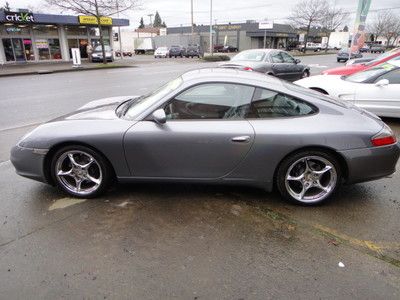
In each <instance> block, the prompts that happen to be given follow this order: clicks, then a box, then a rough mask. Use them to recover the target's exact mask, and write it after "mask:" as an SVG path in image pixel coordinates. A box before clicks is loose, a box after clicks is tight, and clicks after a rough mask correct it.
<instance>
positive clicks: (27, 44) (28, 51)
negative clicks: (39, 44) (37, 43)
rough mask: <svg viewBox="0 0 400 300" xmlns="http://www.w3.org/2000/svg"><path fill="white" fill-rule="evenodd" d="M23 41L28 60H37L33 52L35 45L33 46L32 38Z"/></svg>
mask: <svg viewBox="0 0 400 300" xmlns="http://www.w3.org/2000/svg"><path fill="white" fill-rule="evenodd" d="M22 43H23V44H24V49H25V58H26V60H35V55H34V53H33V47H32V40H31V39H22Z"/></svg>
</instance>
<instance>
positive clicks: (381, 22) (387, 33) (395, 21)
mask: <svg viewBox="0 0 400 300" xmlns="http://www.w3.org/2000/svg"><path fill="white" fill-rule="evenodd" d="M368 30H369V32H370V33H372V34H373V35H374V40H375V41H376V39H377V38H378V37H380V36H381V37H384V38H385V39H386V40H387V46H394V43H395V41H396V40H397V38H398V37H399V36H400V16H399V15H396V14H394V13H393V12H392V11H390V10H383V11H380V12H379V13H378V14H377V15H376V18H375V20H374V21H373V22H371V23H370V24H369V25H368Z"/></svg>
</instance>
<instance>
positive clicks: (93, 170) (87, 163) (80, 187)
mask: <svg viewBox="0 0 400 300" xmlns="http://www.w3.org/2000/svg"><path fill="white" fill-rule="evenodd" d="M55 175H56V178H57V180H58V181H59V183H60V184H61V185H62V186H63V187H64V188H65V189H67V190H68V191H69V192H72V193H75V194H78V195H81V196H84V195H88V194H91V193H93V192H95V191H96V190H97V189H98V188H99V187H100V185H101V184H102V181H103V172H102V169H101V167H100V164H99V163H98V162H97V160H96V159H95V158H94V157H93V156H92V155H90V154H89V153H86V152H84V151H79V150H70V151H66V152H64V153H62V154H61V155H60V157H59V158H58V159H57V161H56V164H55Z"/></svg>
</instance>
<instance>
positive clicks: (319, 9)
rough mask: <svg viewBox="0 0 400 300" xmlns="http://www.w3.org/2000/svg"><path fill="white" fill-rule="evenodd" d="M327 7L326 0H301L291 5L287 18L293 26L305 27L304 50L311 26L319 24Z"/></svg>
mask: <svg viewBox="0 0 400 300" xmlns="http://www.w3.org/2000/svg"><path fill="white" fill-rule="evenodd" d="M328 8H329V3H328V1H327V0H301V1H300V2H298V3H297V4H296V5H295V6H294V7H293V9H292V13H291V15H290V17H289V20H290V21H291V23H292V25H293V26H294V27H297V28H305V29H306V35H305V37H304V51H306V50H307V39H308V37H309V35H310V29H311V27H312V26H315V25H321V22H322V21H323V19H324V16H325V14H326V12H327V11H328Z"/></svg>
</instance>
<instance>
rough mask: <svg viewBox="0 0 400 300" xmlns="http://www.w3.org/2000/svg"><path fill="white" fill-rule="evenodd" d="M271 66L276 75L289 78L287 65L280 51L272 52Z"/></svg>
mask: <svg viewBox="0 0 400 300" xmlns="http://www.w3.org/2000/svg"><path fill="white" fill-rule="evenodd" d="M270 59H271V63H272V65H271V68H272V71H273V72H274V75H275V76H276V77H279V78H282V79H288V74H287V73H288V72H287V65H286V64H285V63H284V61H283V57H282V55H281V53H280V52H279V51H276V52H273V53H271V56H270Z"/></svg>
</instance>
